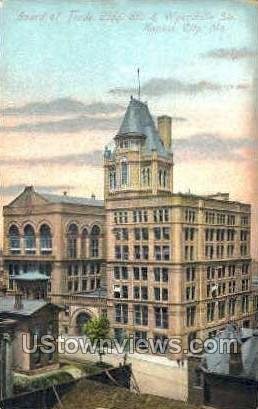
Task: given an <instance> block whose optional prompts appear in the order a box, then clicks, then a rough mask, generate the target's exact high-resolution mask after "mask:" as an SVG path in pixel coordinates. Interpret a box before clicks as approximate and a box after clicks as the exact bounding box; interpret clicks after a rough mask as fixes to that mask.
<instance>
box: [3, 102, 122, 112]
mask: <svg viewBox="0 0 258 409" xmlns="http://www.w3.org/2000/svg"><path fill="white" fill-rule="evenodd" d="M123 110H124V107H123V106H122V105H119V104H114V103H105V102H95V103H92V104H87V105H86V104H84V103H83V102H80V101H77V100H75V99H72V98H58V99H55V100H52V101H49V102H31V103H29V104H26V105H23V106H20V107H6V108H5V109H4V115H8V116H9V115H17V116H26V115H70V114H84V115H98V114H113V113H117V112H121V111H123Z"/></svg>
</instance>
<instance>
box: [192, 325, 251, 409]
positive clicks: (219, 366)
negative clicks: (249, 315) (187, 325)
mask: <svg viewBox="0 0 258 409" xmlns="http://www.w3.org/2000/svg"><path fill="white" fill-rule="evenodd" d="M213 341H214V342H216V344H214V345H217V348H216V351H214V350H213V351H210V352H206V353H205V354H204V355H200V356H197V355H195V356H189V357H188V397H189V399H188V400H189V403H191V404H195V405H198V406H200V407H201V406H203V405H205V406H207V407H213V408H218V409H224V408H227V409H254V408H256V407H257V386H258V337H257V331H254V332H253V331H252V330H250V329H248V330H243V331H239V329H237V328H236V327H235V326H234V325H228V326H227V327H226V328H225V330H224V331H222V332H221V333H220V334H218V335H217V336H216V337H215V338H214V340H213ZM225 341H229V344H228V346H226V343H225ZM230 343H231V344H230ZM223 345H224V346H223Z"/></svg>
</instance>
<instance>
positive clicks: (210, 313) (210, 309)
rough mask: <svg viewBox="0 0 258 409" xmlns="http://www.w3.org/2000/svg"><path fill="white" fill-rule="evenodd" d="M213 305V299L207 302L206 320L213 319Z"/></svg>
mask: <svg viewBox="0 0 258 409" xmlns="http://www.w3.org/2000/svg"><path fill="white" fill-rule="evenodd" d="M215 306H216V304H215V302H214V301H212V302H210V303H208V304H207V321H208V322H211V321H214V315H215Z"/></svg>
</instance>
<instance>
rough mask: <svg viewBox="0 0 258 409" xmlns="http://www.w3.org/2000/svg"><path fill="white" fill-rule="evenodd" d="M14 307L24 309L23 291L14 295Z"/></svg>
mask: <svg viewBox="0 0 258 409" xmlns="http://www.w3.org/2000/svg"><path fill="white" fill-rule="evenodd" d="M14 309H15V310H22V309H23V304H22V293H20V292H16V293H15V296H14Z"/></svg>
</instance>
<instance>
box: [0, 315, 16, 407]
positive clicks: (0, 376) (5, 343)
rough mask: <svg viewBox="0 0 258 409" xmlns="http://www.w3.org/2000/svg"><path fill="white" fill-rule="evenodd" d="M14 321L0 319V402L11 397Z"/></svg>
mask: <svg viewBox="0 0 258 409" xmlns="http://www.w3.org/2000/svg"><path fill="white" fill-rule="evenodd" d="M15 326H16V321H15V320H12V319H2V318H0V400H2V399H5V398H9V397H10V396H11V395H12V390H13V382H12V357H13V354H12V351H13V340H14V336H13V335H14V330H15Z"/></svg>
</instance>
